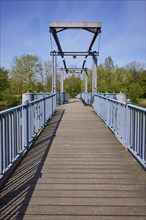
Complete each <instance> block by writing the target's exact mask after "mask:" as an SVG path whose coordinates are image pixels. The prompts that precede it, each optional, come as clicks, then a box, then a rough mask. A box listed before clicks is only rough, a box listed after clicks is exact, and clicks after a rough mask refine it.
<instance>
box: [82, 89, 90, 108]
mask: <svg viewBox="0 0 146 220" xmlns="http://www.w3.org/2000/svg"><path fill="white" fill-rule="evenodd" d="M81 98H82V100H83V101H84V103H85V104H87V105H91V104H92V102H93V96H92V93H90V92H82V94H81Z"/></svg>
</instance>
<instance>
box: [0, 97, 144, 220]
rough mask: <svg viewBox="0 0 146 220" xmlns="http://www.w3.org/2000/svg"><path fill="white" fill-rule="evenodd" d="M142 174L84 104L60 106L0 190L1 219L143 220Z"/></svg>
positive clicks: (76, 102)
mask: <svg viewBox="0 0 146 220" xmlns="http://www.w3.org/2000/svg"><path fill="white" fill-rule="evenodd" d="M145 195H146V176H145V171H144V170H143V168H142V167H141V166H140V165H139V164H138V163H137V161H136V160H135V159H134V158H133V157H132V156H131V154H130V153H129V152H128V151H126V150H125V148H124V147H123V146H122V144H121V143H120V142H119V141H118V140H117V139H116V137H115V136H114V134H113V133H112V132H111V131H110V130H109V129H108V128H107V127H106V126H105V124H104V123H103V122H102V121H101V120H100V119H99V118H98V117H97V115H96V114H95V113H94V112H93V110H92V108H91V107H89V106H84V105H83V104H82V103H81V102H80V101H78V100H71V101H70V102H69V103H68V104H65V105H62V106H59V108H58V109H57V112H56V114H55V116H54V117H53V118H52V119H51V120H50V121H49V123H48V125H47V126H46V128H45V129H44V130H43V132H42V133H41V134H40V136H39V138H38V139H37V140H36V141H35V143H34V145H33V147H32V148H31V150H30V151H29V152H28V153H27V155H26V156H25V157H24V159H23V160H22V161H21V163H20V164H19V166H18V167H17V169H16V170H15V172H14V173H13V175H12V176H11V178H10V179H9V180H8V182H7V183H6V184H5V186H4V188H3V189H2V190H1V200H0V201H1V203H0V208H1V214H0V219H1V220H2V219H5V220H7V219H19V220H20V219H25V220H26V219H35V220H37V219H39V220H42V219H43V220H44V219H46V220H95V219H96V220H97V219H98V220H117V219H118V220H126V219H127V220H145V219H146V196H145Z"/></svg>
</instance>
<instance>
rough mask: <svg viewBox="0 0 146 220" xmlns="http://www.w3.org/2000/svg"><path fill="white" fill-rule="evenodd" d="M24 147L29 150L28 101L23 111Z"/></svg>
mask: <svg viewBox="0 0 146 220" xmlns="http://www.w3.org/2000/svg"><path fill="white" fill-rule="evenodd" d="M22 129H23V138H24V139H23V146H24V148H25V149H28V148H29V102H28V101H26V102H25V105H24V109H23V126H22Z"/></svg>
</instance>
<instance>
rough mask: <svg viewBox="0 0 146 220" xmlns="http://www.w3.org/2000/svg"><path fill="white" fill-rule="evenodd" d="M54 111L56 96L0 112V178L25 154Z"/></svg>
mask: <svg viewBox="0 0 146 220" xmlns="http://www.w3.org/2000/svg"><path fill="white" fill-rule="evenodd" d="M55 110H56V94H51V95H49V96H47V97H43V98H40V99H37V100H35V101H31V102H26V103H25V104H23V105H19V106H17V107H14V108H10V109H7V110H5V111H1V112H0V178H2V177H3V176H4V174H5V173H6V171H7V170H9V168H10V167H12V165H13V164H14V163H15V162H16V160H17V159H18V158H19V157H20V155H22V153H23V152H26V151H27V150H28V149H29V148H30V146H31V144H32V143H33V140H34V139H35V137H36V136H37V135H38V133H39V132H40V131H41V130H42V129H43V127H44V126H45V125H46V123H47V122H48V120H49V118H51V117H52V116H53V114H54V112H55Z"/></svg>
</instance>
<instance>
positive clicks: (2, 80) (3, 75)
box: [0, 66, 9, 99]
mask: <svg viewBox="0 0 146 220" xmlns="http://www.w3.org/2000/svg"><path fill="white" fill-rule="evenodd" d="M8 73H9V71H8V70H6V69H5V68H4V67H1V66H0V99H3V95H4V91H5V90H6V89H7V88H8V87H9V79H8Z"/></svg>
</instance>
